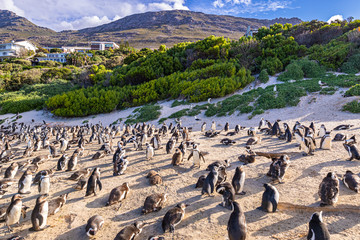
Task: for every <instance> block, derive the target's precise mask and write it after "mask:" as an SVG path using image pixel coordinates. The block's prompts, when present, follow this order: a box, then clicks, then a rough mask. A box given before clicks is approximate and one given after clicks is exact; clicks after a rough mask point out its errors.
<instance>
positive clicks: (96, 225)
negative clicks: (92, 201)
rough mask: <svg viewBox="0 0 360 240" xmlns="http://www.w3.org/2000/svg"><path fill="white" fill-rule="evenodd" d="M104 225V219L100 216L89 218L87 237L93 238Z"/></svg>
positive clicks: (86, 229)
mask: <svg viewBox="0 0 360 240" xmlns="http://www.w3.org/2000/svg"><path fill="white" fill-rule="evenodd" d="M103 225H104V218H103V217H102V216H100V215H95V216H92V217H91V218H89V220H88V221H87V224H86V227H85V231H86V235H88V236H89V237H91V238H93V237H94V236H95V235H96V233H97V232H98V231H99V230H100V229H101V228H102V226H103Z"/></svg>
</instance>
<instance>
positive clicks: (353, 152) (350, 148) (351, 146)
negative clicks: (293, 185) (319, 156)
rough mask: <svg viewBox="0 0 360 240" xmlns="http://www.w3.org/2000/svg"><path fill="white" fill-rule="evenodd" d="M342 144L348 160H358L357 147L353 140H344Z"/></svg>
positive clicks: (359, 155) (359, 157)
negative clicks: (347, 141)
mask: <svg viewBox="0 0 360 240" xmlns="http://www.w3.org/2000/svg"><path fill="white" fill-rule="evenodd" d="M343 146H344V148H345V149H346V151H347V152H348V154H349V157H350V158H349V160H348V161H352V160H353V159H356V160H360V154H359V150H358V149H357V147H356V145H355V143H354V142H349V143H346V140H345V143H343Z"/></svg>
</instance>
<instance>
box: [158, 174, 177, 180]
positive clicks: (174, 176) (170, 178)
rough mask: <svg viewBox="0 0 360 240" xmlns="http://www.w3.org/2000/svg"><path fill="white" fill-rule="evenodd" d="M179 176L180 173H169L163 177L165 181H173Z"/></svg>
mask: <svg viewBox="0 0 360 240" xmlns="http://www.w3.org/2000/svg"><path fill="white" fill-rule="evenodd" d="M178 176H179V174H175V173H174V174H169V175H166V176H164V177H163V178H162V179H163V182H168V181H171V180H174V179H177V178H178Z"/></svg>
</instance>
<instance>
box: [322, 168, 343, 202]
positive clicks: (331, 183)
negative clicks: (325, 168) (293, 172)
mask: <svg viewBox="0 0 360 240" xmlns="http://www.w3.org/2000/svg"><path fill="white" fill-rule="evenodd" d="M318 194H319V197H320V206H321V207H323V206H326V205H334V204H335V203H336V202H337V201H338V197H339V179H338V177H337V176H336V174H335V173H334V172H329V173H328V174H327V175H326V177H325V178H324V179H323V180H322V182H321V183H320V186H319V191H318Z"/></svg>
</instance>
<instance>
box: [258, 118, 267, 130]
mask: <svg viewBox="0 0 360 240" xmlns="http://www.w3.org/2000/svg"><path fill="white" fill-rule="evenodd" d="M266 127H267V124H266V121H265V120H264V118H263V117H262V118H261V119H260V122H259V127H258V129H262V128H266Z"/></svg>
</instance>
